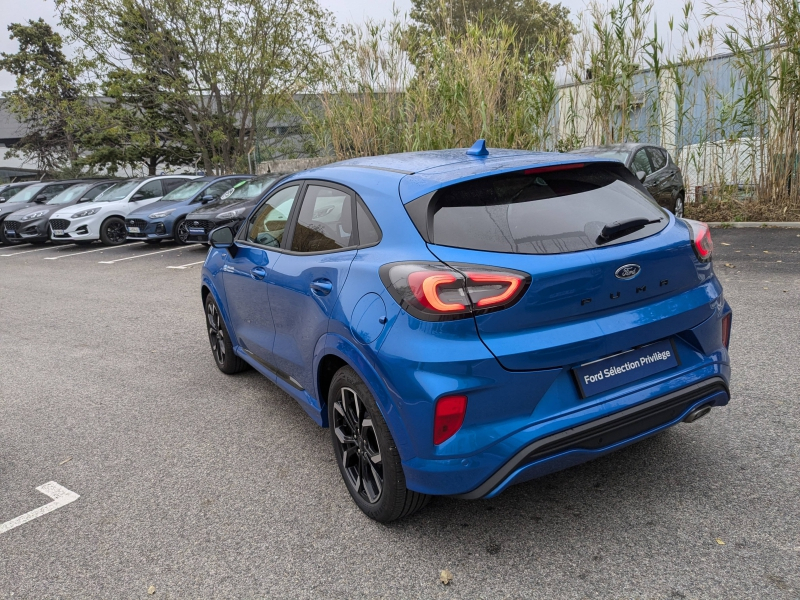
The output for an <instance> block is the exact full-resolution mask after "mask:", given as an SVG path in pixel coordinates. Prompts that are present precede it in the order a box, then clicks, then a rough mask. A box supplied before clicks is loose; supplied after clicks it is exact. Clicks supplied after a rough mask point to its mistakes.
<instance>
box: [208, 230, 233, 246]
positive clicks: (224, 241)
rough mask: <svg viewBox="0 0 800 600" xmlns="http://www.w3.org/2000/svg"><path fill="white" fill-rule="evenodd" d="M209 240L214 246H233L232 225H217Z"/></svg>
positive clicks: (209, 235)
mask: <svg viewBox="0 0 800 600" xmlns="http://www.w3.org/2000/svg"><path fill="white" fill-rule="evenodd" d="M208 242H209V243H210V244H211V245H212V246H213V247H214V248H230V247H231V246H233V229H231V228H230V227H217V228H216V229H215V230H214V231H212V232H211V233H209V234H208Z"/></svg>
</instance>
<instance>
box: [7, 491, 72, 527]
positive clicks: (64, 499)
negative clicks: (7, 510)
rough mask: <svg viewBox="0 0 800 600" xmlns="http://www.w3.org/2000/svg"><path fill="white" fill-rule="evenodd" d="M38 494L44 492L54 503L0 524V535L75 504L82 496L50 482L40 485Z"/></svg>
mask: <svg viewBox="0 0 800 600" xmlns="http://www.w3.org/2000/svg"><path fill="white" fill-rule="evenodd" d="M36 491H37V492H42V493H43V494H44V495H45V496H50V497H51V498H52V499H53V501H52V502H49V503H47V504H45V505H44V506H40V507H39V508H36V509H34V510H32V511H31V512H27V513H25V514H24V515H22V516H21V517H17V518H16V519H11V520H10V521H6V522H5V523H2V524H0V533H5V532H6V531H11V530H12V529H14V528H15V527H19V526H20V525H24V524H25V523H27V522H28V521H33V520H34V519H36V518H38V517H41V516H42V515H46V514H47V513H49V512H53V511H54V510H55V509H57V508H61V507H62V506H66V505H67V504H69V503H70V502H75V500H77V499H78V498H80V496H79V495H78V494H76V493H75V492H71V491H69V490H68V489H67V488H65V487H62V486H60V485H58V484H57V483H56V482H55V481H48V482H47V483H45V484H44V485H40V486H39V487H37V488H36Z"/></svg>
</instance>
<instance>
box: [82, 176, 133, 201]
mask: <svg viewBox="0 0 800 600" xmlns="http://www.w3.org/2000/svg"><path fill="white" fill-rule="evenodd" d="M140 183H142V180H141V179H131V180H130V181H123V182H121V183H117V184H114V185H112V186H111V187H110V188H108V189H107V190H106V191H105V192H103V193H102V194H100V195H99V196H98V197H97V198H95V199H94V200H92V202H117V201H119V200H124V199H125V198H126V197H127V196H128V195H129V194H130V193H131V192H132V191H133V190H135V189H136V186H138V185H139V184H140Z"/></svg>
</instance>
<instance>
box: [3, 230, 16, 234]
mask: <svg viewBox="0 0 800 600" xmlns="http://www.w3.org/2000/svg"><path fill="white" fill-rule="evenodd" d="M6 235H17V232H16V231H14V230H13V229H6Z"/></svg>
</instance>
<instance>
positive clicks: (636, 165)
mask: <svg viewBox="0 0 800 600" xmlns="http://www.w3.org/2000/svg"><path fill="white" fill-rule="evenodd" d="M631 171H633V174H634V175H636V172H637V171H644V172H645V173H647V174H648V175H650V173H652V172H653V169H652V167H651V166H650V160H649V159H648V158H647V154H646V153H645V151H644V148H642V149H641V150H639V151H638V152H637V153H636V154H635V156H634V157H633V161H632V162H631Z"/></svg>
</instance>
